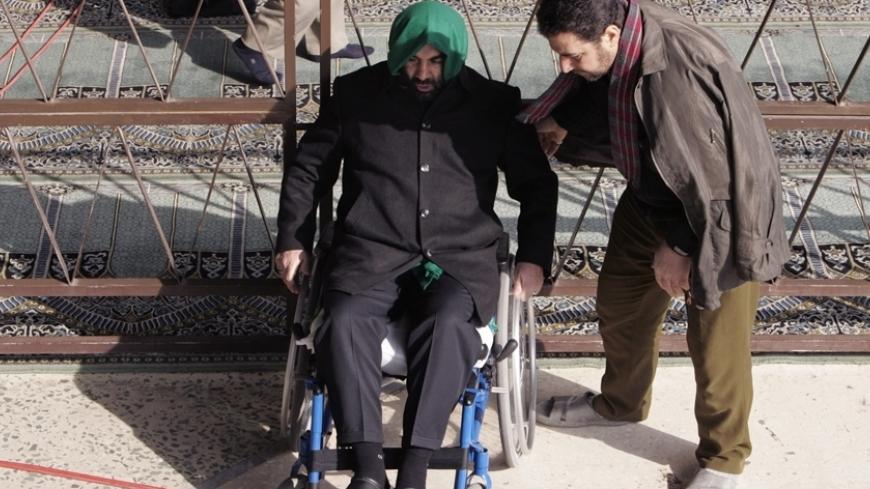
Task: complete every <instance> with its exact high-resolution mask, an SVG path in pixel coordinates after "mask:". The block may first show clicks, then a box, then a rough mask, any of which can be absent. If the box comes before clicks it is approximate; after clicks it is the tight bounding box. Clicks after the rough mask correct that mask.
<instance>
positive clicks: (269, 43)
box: [242, 0, 347, 59]
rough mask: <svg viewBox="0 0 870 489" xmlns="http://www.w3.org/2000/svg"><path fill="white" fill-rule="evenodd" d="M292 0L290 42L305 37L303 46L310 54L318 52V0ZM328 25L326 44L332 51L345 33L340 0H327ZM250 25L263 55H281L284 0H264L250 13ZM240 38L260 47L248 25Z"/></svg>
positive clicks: (344, 39) (344, 38)
mask: <svg viewBox="0 0 870 489" xmlns="http://www.w3.org/2000/svg"><path fill="white" fill-rule="evenodd" d="M295 1H296V37H295V40H294V46H298V45H299V42H300V41H302V40H304V41H305V44H304V46H305V50H306V51H308V52H309V53H311V54H320V0H295ZM331 5H332V29H331V34H332V36H331V39H330V47H331V48H332V52H333V53H334V52H336V51H340V50H341V49H342V48H344V47H345V46H346V45H347V34H346V33H345V30H344V2H343V1H342V0H331ZM253 20H254V29H255V30H256V31H257V37H259V38H260V41H261V42H262V43H263V49H264V52H263V54H265V55H266V56H269V57H271V58H273V59H284V0H268V1H267V2H266V3H265V4H264V5H263V6H261V7H260V8H258V9H257V15H255V16H254V19H253ZM242 42H243V43H245V46H248V47H249V48H251V49H255V50H257V51H260V47H259V46H258V44H257V40H256V38H255V37H254V34H253V32H252V30H251V29H250V27H249V28H248V29H246V30H245V33H244V35H242Z"/></svg>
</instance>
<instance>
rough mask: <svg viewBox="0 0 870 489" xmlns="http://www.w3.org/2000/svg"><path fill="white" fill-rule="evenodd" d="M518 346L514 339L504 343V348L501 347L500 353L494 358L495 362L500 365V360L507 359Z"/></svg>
mask: <svg viewBox="0 0 870 489" xmlns="http://www.w3.org/2000/svg"><path fill="white" fill-rule="evenodd" d="M518 346H520V344H519V342H517V340H516V339H514V338H511V339H509V340H508V342H507V343H505V345H504V347H502V349H501V351H500V352H498V355H496V357H495V362H496V363H500V362H501V361H502V360H505V359H507V357H509V356H510V355H511V353H513V352H514V350H516V349H517V347H518Z"/></svg>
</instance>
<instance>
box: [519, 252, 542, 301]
mask: <svg viewBox="0 0 870 489" xmlns="http://www.w3.org/2000/svg"><path fill="white" fill-rule="evenodd" d="M514 271H515V272H516V275H515V276H514V290H513V294H514V297H516V298H517V299H519V300H521V301H527V300H529V299H531V298H532V296H533V295H535V294H537V293H538V292H539V291H540V290H541V286H543V285H544V269H542V268H541V266H540V265H536V264H534V263H528V262H524V261H520V262H517V266H516V269H515V270H514Z"/></svg>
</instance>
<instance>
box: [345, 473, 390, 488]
mask: <svg viewBox="0 0 870 489" xmlns="http://www.w3.org/2000/svg"><path fill="white" fill-rule="evenodd" d="M389 487H390V481H386V482H384V484H383V485H381V483H380V482H378V481H376V480H374V479H372V478H369V477H356V476H354V477H353V478H352V479H351V480H350V485H349V486H347V489H389Z"/></svg>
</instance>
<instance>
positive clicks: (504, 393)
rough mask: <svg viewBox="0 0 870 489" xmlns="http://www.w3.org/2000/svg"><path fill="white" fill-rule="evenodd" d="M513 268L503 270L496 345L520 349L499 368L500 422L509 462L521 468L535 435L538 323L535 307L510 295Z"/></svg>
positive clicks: (497, 376)
mask: <svg viewBox="0 0 870 489" xmlns="http://www.w3.org/2000/svg"><path fill="white" fill-rule="evenodd" d="M512 276H513V266H512V262H511V263H510V266H506V267H503V269H502V270H501V273H500V279H499V282H500V283H499V303H498V310H497V315H496V323H497V324H498V326H499V329H498V331H497V333H496V344H498V345H500V346H502V347H504V346H505V345H506V344H507V343H508V342H509V341H510V340H515V341H516V342H517V343H518V346H517V348H516V349H514V351H513V352H512V353H511V354H510V355H508V357H507V358H504V359H503V360H502V361H501V362H499V363H497V364H496V386H497V387H498V391H497V399H498V420H499V429H500V432H501V441H502V448H503V452H504V455H505V462H506V463H507V465H508V466H509V467H515V466H517V465H518V464H519V459H520V457H521V456H522V455H524V454H526V453H529V451H531V447H532V444H533V442H534V432H535V402H536V400H537V372H536V363H535V354H536V349H535V322H534V310H533V308H532V304H531V303H530V302H529V303H523V302H521V301H519V300H516V299H514V298H513V297H512V296H511V295H510V290H511V287H512Z"/></svg>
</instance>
